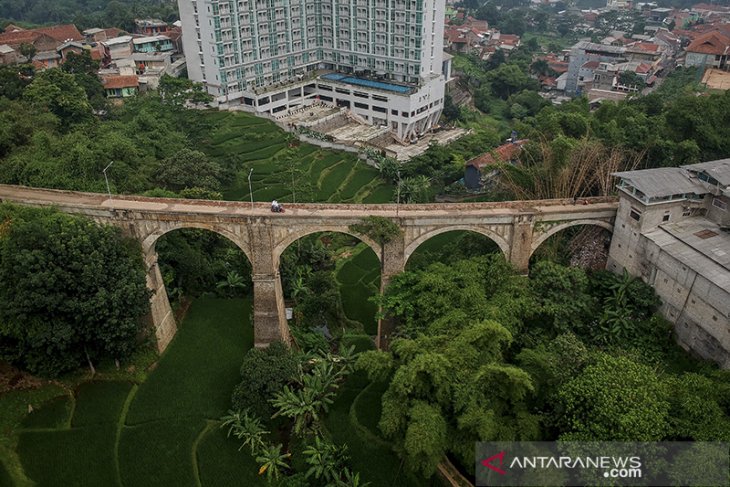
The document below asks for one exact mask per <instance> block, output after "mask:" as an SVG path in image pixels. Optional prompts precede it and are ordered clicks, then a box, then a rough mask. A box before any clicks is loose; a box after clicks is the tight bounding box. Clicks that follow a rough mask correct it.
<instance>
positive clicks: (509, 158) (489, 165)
mask: <svg viewBox="0 0 730 487" xmlns="http://www.w3.org/2000/svg"><path fill="white" fill-rule="evenodd" d="M526 143H527V139H523V140H516V139H513V140H512V141H510V142H508V143H506V144H504V145H501V146H499V147H497V148H496V149H494V150H492V151H489V152H486V153H484V154H482V155H480V156H477V157H474V158H473V159H470V160H469V161H467V163H466V165H465V167H464V185H465V186H466V187H467V189H470V190H478V189H479V188H481V187H482V186H483V185H484V182H485V180H487V179H490V178H492V177H494V176H495V175H496V172H497V170H496V168H495V165H496V164H497V163H500V162H507V163H511V164H515V163H516V162H517V161H518V160H519V157H520V153H521V152H522V146H523V145H525V144H526Z"/></svg>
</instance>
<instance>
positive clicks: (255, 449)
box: [221, 409, 270, 455]
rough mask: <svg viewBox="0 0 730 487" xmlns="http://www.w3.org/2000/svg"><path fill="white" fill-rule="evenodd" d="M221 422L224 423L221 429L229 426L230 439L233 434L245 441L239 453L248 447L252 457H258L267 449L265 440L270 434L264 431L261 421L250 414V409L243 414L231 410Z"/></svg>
mask: <svg viewBox="0 0 730 487" xmlns="http://www.w3.org/2000/svg"><path fill="white" fill-rule="evenodd" d="M221 420H222V421H223V422H222V423H221V428H224V427H226V426H228V434H227V436H229V437H230V436H231V433H233V436H235V437H236V438H238V439H239V440H243V443H242V444H241V446H240V448H239V451H240V450H241V449H242V448H243V447H244V446H248V447H249V448H250V449H251V455H257V454H258V453H259V452H261V451H263V450H264V448H266V443H264V440H263V438H264V436H266V435H268V434H269V433H270V432H269V431H267V430H265V429H264V426H263V424H261V420H260V419H259V418H257V417H256V416H254V415H253V414H250V413H249V411H248V409H246V410H244V411H243V412H241V411H238V412H234V411H231V410H229V411H228V415H226V416H223V417H222V418H221Z"/></svg>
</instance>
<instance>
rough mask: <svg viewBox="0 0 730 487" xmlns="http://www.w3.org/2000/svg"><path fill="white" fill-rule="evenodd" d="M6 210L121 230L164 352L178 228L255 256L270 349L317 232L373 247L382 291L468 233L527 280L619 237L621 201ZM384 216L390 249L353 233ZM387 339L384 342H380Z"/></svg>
mask: <svg viewBox="0 0 730 487" xmlns="http://www.w3.org/2000/svg"><path fill="white" fill-rule="evenodd" d="M0 201H7V202H12V203H16V204H22V205H32V206H53V207H56V208H58V209H59V210H61V211H64V212H67V213H73V214H80V215H85V216H87V217H89V218H92V219H93V220H95V221H97V222H100V223H107V224H113V225H116V226H118V227H121V228H122V229H123V231H124V232H125V233H126V234H127V235H130V236H132V237H134V238H136V239H137V240H139V242H140V243H141V245H142V251H143V253H144V258H145V262H146V265H147V283H148V285H149V287H150V288H151V289H152V290H153V291H154V294H153V297H152V300H151V317H152V322H153V324H154V327H155V334H156V336H157V343H158V348H159V350H160V351H162V350H164V349H165V348H166V347H167V345H168V344H169V343H170V340H171V339H172V337H173V336H174V335H175V332H176V330H177V326H176V323H175V319H174V316H173V314H172V310H171V308H170V302H169V300H168V297H167V292H166V290H165V286H164V283H163V281H162V276H161V274H160V269H159V267H158V265H157V252H156V251H155V243H156V242H157V240H158V239H159V238H160V237H161V236H162V235H164V234H166V233H168V232H170V231H173V230H177V229H180V228H198V229H205V230H209V231H212V232H216V233H218V234H220V235H223V236H224V237H226V238H228V239H230V240H231V241H232V242H234V243H235V244H236V245H237V246H238V247H239V248H240V249H241V250H242V251H243V252H244V253H245V254H246V256H247V257H248V259H249V261H250V262H251V267H252V277H253V294H254V296H253V303H254V305H253V308H254V340H255V344H256V346H259V347H261V346H266V345H268V344H269V343H271V342H272V341H275V340H285V341H288V340H289V328H288V326H287V322H286V315H285V310H284V297H283V292H282V287H281V281H280V279H279V259H280V257H281V254H282V253H283V252H284V250H285V249H286V248H287V247H288V246H289V245H290V244H292V243H293V242H295V241H296V240H297V239H300V238H302V237H304V236H306V235H309V234H312V233H317V232H342V233H346V234H350V235H353V236H355V237H357V238H359V239H360V240H362V241H363V242H365V243H366V244H367V245H369V246H370V247H371V248H372V249H373V251H374V252H375V254H376V255H377V256H378V258H379V259H380V261H381V266H382V275H381V289H382V288H384V287H385V286H387V284H388V282H389V281H390V279H391V278H392V277H393V276H394V275H395V274H398V273H399V272H401V271H402V270H403V269H404V268H405V265H406V262H407V261H408V258H409V257H410V256H411V254H413V252H414V251H415V250H416V249H417V248H418V246H419V245H420V244H422V243H423V242H425V241H426V240H428V239H429V238H431V237H434V236H436V235H438V234H440V233H444V232H449V231H454V230H467V231H472V232H476V233H480V234H482V235H485V236H487V237H489V238H490V239H491V240H493V241H494V242H495V243H496V244H497V245H498V246H499V248H500V250H501V251H502V253H503V254H504V256H505V258H506V259H507V260H509V261H510V262H511V263H512V264H513V265H514V267H515V268H516V269H517V270H519V271H521V272H523V273H527V269H528V264H529V260H530V256H531V255H532V253H533V252H534V251H535V250H536V249H537V247H539V246H540V244H542V243H543V242H544V241H545V240H547V239H548V238H549V237H550V236H552V235H554V234H555V233H557V232H559V231H561V230H563V229H566V228H568V227H572V226H576V225H597V226H599V227H602V228H605V229H606V230H608V231H609V232H610V231H612V230H613V222H614V219H615V217H616V209H617V206H618V203H617V200H616V199H613V198H589V199H585V200H579V201H578V202H577V203H574V202H573V200H540V201H514V202H500V203H467V204H463V203H445V204H423V205H400V206H396V205H394V204H388V205H345V204H337V205H333V204H297V205H288V206H287V207H286V212H285V213H271V212H270V210H269V205H268V204H266V203H256V204H253V205H252V204H250V203H243V202H229V201H203V200H180V199H168V198H147V197H140V196H118V195H114V196H113V197H111V198H110V197H109V196H107V195H105V194H94V193H80V192H70V191H57V190H47V189H34V188H26V187H21V186H9V185H0ZM369 215H377V216H382V217H386V218H389V219H391V220H393V221H394V222H396V223H397V224H398V226H399V227H400V228H401V230H402V235H401V237H399V238H397V239H395V240H393V241H392V242H389V243H388V244H387V245H386V246H385V248H384V249H383V252H382V255H381V249H380V247H379V245H378V244H377V243H375V242H373V241H372V240H371V239H369V238H368V237H366V236H364V235H356V234H353V232H351V231H350V230H349V226H350V225H352V224H355V223H359V222H360V221H361V220H362V219H363V218H364V217H367V216H369ZM378 338H380V337H378Z"/></svg>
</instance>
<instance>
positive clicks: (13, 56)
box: [0, 44, 18, 65]
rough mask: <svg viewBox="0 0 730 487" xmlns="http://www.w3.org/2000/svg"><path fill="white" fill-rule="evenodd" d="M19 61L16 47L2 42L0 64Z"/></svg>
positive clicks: (0, 45)
mask: <svg viewBox="0 0 730 487" xmlns="http://www.w3.org/2000/svg"><path fill="white" fill-rule="evenodd" d="M17 61H18V54H17V53H16V52H15V49H13V48H12V47H10V46H8V45H7V44H0V65H4V64H15V63H16V62H17Z"/></svg>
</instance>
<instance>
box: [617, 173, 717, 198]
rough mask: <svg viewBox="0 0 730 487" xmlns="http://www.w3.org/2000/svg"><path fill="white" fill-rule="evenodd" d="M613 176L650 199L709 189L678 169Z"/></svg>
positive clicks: (702, 192) (703, 192) (701, 192)
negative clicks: (626, 182) (624, 181)
mask: <svg viewBox="0 0 730 487" xmlns="http://www.w3.org/2000/svg"><path fill="white" fill-rule="evenodd" d="M613 175H614V176H616V177H619V178H621V179H624V180H626V181H628V182H629V184H631V186H633V187H634V188H636V189H638V190H639V191H641V192H642V193H644V194H645V195H647V196H648V197H650V198H661V197H663V196H671V195H674V194H686V193H695V194H705V193H707V189H705V188H704V187H703V186H702V185H701V184H699V183H698V182H696V181H694V180H692V179H690V177H689V174H688V173H687V172H686V171H684V170H683V169H680V168H678V167H661V168H657V169H643V170H641V171H624V172H617V173H613Z"/></svg>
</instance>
